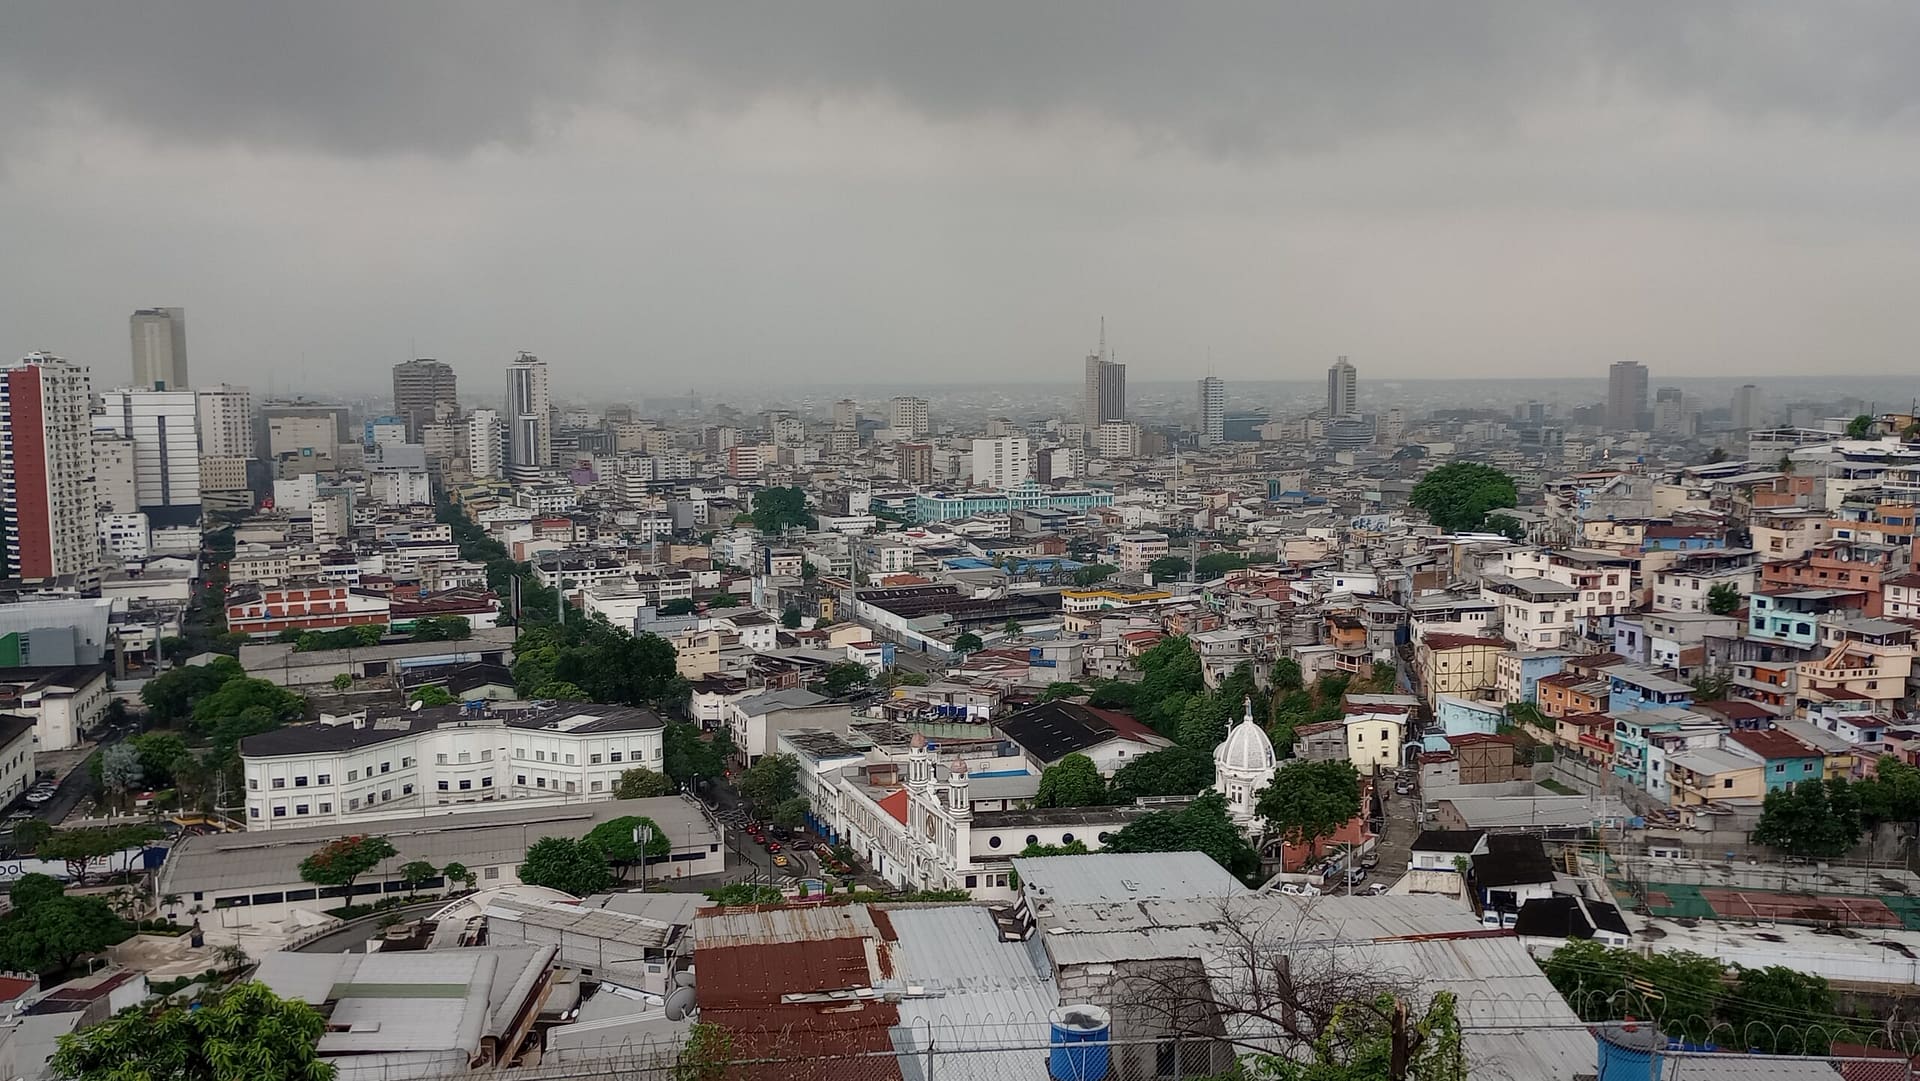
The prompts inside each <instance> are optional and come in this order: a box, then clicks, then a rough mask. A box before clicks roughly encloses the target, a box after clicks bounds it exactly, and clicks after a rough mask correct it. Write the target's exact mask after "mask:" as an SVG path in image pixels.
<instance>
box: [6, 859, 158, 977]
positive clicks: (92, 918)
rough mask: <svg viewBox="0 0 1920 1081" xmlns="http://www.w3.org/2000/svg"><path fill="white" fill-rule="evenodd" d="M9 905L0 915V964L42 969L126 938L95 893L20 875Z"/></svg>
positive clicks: (41, 877)
mask: <svg viewBox="0 0 1920 1081" xmlns="http://www.w3.org/2000/svg"><path fill="white" fill-rule="evenodd" d="M10 899H11V901H12V903H13V907H12V909H11V910H10V911H9V912H8V913H7V914H6V916H4V917H0V968H5V969H11V970H13V971H16V972H34V973H44V972H53V971H56V970H59V969H65V968H67V967H69V966H71V965H72V964H73V962H74V960H75V959H77V958H79V957H81V956H84V955H86V954H90V953H99V952H100V951H101V950H104V949H106V948H107V947H108V946H111V945H113V944H114V943H116V942H122V941H125V940H126V938H127V934H128V929H127V926H126V923H125V921H123V920H121V919H120V917H119V916H117V915H115V914H114V911H113V908H112V907H111V906H110V905H108V904H107V902H106V901H105V900H104V899H102V898H99V897H69V896H67V895H66V892H65V891H64V890H63V889H62V888H61V886H60V883H58V882H56V881H54V880H53V879H52V878H50V877H48V876H46V875H41V874H30V875H24V876H22V877H21V878H20V880H19V881H17V882H15V883H14V884H13V888H12V890H11V891H10Z"/></svg>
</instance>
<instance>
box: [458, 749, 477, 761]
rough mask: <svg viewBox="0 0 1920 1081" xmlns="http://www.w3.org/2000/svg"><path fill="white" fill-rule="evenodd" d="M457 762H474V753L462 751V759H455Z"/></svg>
mask: <svg viewBox="0 0 1920 1081" xmlns="http://www.w3.org/2000/svg"><path fill="white" fill-rule="evenodd" d="M455 761H459V762H471V761H473V752H472V751H461V752H460V757H459V758H457V759H455Z"/></svg>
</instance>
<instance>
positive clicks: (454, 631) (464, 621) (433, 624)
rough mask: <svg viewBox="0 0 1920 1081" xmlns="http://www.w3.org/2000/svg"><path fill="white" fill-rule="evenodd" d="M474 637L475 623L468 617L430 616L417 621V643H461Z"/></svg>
mask: <svg viewBox="0 0 1920 1081" xmlns="http://www.w3.org/2000/svg"><path fill="white" fill-rule="evenodd" d="M472 637H473V621H472V620H469V619H468V618H467V617H466V616H428V617H426V618H425V619H419V620H415V621H414V624H413V640H414V641H416V642H461V641H465V640H466V639H468V638H472Z"/></svg>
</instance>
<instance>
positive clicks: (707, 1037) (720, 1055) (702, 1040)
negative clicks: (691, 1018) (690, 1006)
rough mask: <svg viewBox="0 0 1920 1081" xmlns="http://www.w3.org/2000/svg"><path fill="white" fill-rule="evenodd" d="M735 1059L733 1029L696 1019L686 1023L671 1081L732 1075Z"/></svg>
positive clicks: (721, 1078) (717, 1080)
mask: <svg viewBox="0 0 1920 1081" xmlns="http://www.w3.org/2000/svg"><path fill="white" fill-rule="evenodd" d="M737 1058H739V1055H738V1054H737V1053H736V1052H735V1051H734V1048H733V1033H732V1032H729V1031H728V1030H727V1029H725V1028H723V1027H722V1026H720V1025H716V1024H713V1023H711V1022H706V1021H699V1022H695V1023H694V1024H691V1025H688V1026H687V1042H686V1043H685V1044H683V1045H681V1047H680V1056H679V1057H678V1058H676V1059H675V1060H674V1063H673V1079H672V1081H725V1079H726V1078H727V1077H730V1076H732V1075H733V1074H734V1072H735V1070H736V1068H737V1067H736V1066H735V1060H736V1059H737Z"/></svg>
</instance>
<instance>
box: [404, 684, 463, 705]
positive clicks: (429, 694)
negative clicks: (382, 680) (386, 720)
mask: <svg viewBox="0 0 1920 1081" xmlns="http://www.w3.org/2000/svg"><path fill="white" fill-rule="evenodd" d="M407 701H409V702H418V703H420V704H421V705H423V706H451V705H453V704H454V703H455V702H457V701H459V699H457V698H455V697H454V696H453V692H452V691H449V690H447V689H446V688H445V687H442V686H440V685H439V684H437V683H433V684H428V685H427V686H425V687H422V688H420V689H419V690H417V691H415V692H413V693H412V694H410V695H408V696H407Z"/></svg>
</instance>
